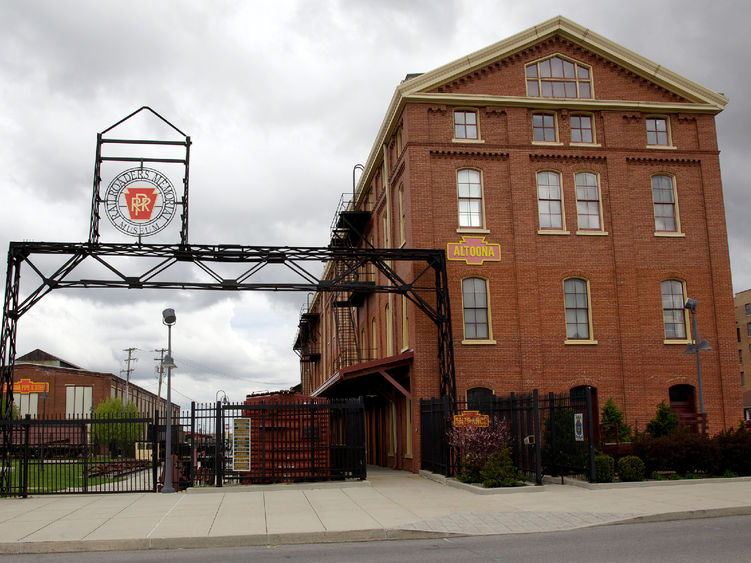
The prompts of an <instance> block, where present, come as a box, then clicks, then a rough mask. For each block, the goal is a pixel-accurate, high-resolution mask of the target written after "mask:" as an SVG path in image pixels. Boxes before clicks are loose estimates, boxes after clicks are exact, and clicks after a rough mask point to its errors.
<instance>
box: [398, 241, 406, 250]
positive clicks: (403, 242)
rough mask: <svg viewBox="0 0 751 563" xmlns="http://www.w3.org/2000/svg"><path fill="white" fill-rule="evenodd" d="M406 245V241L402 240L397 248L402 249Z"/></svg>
mask: <svg viewBox="0 0 751 563" xmlns="http://www.w3.org/2000/svg"><path fill="white" fill-rule="evenodd" d="M406 244H407V241H406V240H403V241H402V243H401V244H400V245H399V248H404V245H406Z"/></svg>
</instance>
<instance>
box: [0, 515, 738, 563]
mask: <svg viewBox="0 0 751 563" xmlns="http://www.w3.org/2000/svg"><path fill="white" fill-rule="evenodd" d="M749 529H751V516H735V517H725V518H706V519H697V520H680V521H673V522H658V523H645V524H619V525H612V526H600V527H596V528H583V529H579V530H573V531H568V532H552V533H539V534H508V535H502V536H475V537H461V538H446V539H436V540H403V541H378V542H363V543H336V544H305V545H283V546H265V547H233V548H217V549H186V550H169V551H127V552H125V551H121V552H105V553H101V552H100V553H64V554H50V555H39V554H33V555H3V556H0V562H2V563H6V562H8V563H9V562H15V561H20V562H30V561H42V562H45V563H48V562H50V563H51V562H60V563H63V562H70V563H73V562H75V563H89V562H94V561H96V562H101V561H107V562H113V563H117V562H123V563H138V562H142V561H180V562H193V561H221V562H222V563H230V562H236V561H290V560H295V561H304V562H306V563H307V562H309V561H321V562H325V563H337V562H347V563H349V562H351V561H357V562H358V563H359V562H371V561H372V562H376V561H389V562H409V563H420V562H430V563H440V562H451V563H457V562H461V563H465V562H469V561H502V562H512V561H524V562H532V563H534V562H538V561H539V562H544V563H551V562H556V563H559V562H560V563H566V562H572V563H573V562H576V563H581V562H582V561H598V562H601V561H602V562H608V561H618V562H631V561H639V562H643V561H660V562H669V561H680V562H682V563H687V562H688V563H690V562H694V561H696V562H702V563H706V562H707V561H715V562H720V561H722V562H734V561H742V562H747V561H751V537H750V536H749Z"/></svg>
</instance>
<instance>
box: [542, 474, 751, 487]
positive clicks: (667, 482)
mask: <svg viewBox="0 0 751 563" xmlns="http://www.w3.org/2000/svg"><path fill="white" fill-rule="evenodd" d="M548 479H555V480H556V483H554V482H553V481H548ZM741 481H751V477H713V478H711V479H670V480H665V481H629V482H623V483H621V482H618V483H590V482H589V481H580V480H579V479H570V478H568V479H567V478H564V485H569V486H572V487H580V488H582V489H592V490H597V489H639V488H642V487H672V486H675V485H711V484H713V483H734V482H741ZM544 482H546V483H547V484H551V485H552V484H558V485H560V477H553V478H550V477H547V476H546V477H545V480H544Z"/></svg>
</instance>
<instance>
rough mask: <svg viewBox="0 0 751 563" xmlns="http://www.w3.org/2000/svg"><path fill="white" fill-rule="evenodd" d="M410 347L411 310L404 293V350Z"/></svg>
mask: <svg viewBox="0 0 751 563" xmlns="http://www.w3.org/2000/svg"><path fill="white" fill-rule="evenodd" d="M407 348H409V311H408V309H407V297H406V296H404V295H402V351H404V350H406V349H407Z"/></svg>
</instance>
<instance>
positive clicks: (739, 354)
mask: <svg viewBox="0 0 751 563" xmlns="http://www.w3.org/2000/svg"><path fill="white" fill-rule="evenodd" d="M738 363H740V364H742V363H743V350H738Z"/></svg>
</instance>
